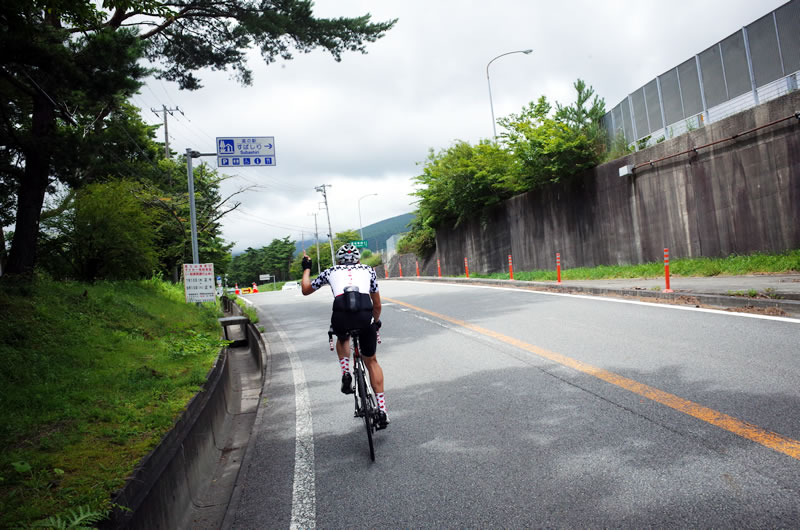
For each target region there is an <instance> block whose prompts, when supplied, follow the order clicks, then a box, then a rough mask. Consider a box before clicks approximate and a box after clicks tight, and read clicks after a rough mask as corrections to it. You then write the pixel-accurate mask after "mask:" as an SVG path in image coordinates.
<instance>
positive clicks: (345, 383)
mask: <svg viewBox="0 0 800 530" xmlns="http://www.w3.org/2000/svg"><path fill="white" fill-rule="evenodd" d="M352 393H353V376H352V375H350V372H348V373H346V374H342V394H352Z"/></svg>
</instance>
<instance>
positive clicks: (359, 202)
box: [358, 193, 377, 241]
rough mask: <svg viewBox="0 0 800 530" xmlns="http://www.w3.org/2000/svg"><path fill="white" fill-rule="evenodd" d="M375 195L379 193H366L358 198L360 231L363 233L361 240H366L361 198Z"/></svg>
mask: <svg viewBox="0 0 800 530" xmlns="http://www.w3.org/2000/svg"><path fill="white" fill-rule="evenodd" d="M373 195H377V193H369V194H367V195H364V196H363V197H359V198H358V231H359V232H360V233H361V240H362V241H363V240H364V228H363V226H362V224H361V199H363V198H364V197H372V196H373Z"/></svg>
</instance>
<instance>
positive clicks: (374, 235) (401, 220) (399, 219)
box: [295, 213, 414, 252]
mask: <svg viewBox="0 0 800 530" xmlns="http://www.w3.org/2000/svg"><path fill="white" fill-rule="evenodd" d="M413 219H414V214H413V213H404V214H402V215H398V216H396V217H390V218H389V219H384V220H383V221H378V222H377V223H373V224H371V225H368V226H365V227H364V239H366V240H367V241H368V242H369V243H368V245H369V249H370V250H371V251H373V252H376V251H379V250H386V240H387V239H389V238H390V237H392V236H393V235H395V234H402V233H404V232H408V231H409V228H408V224H409V223H410V222H411V221H412V220H413ZM356 230H357V229H356ZM325 241H327V239H325ZM320 242H322V240H321V239H320ZM304 243H305V246H306V247H310V246H311V245H313V244H314V239H308V240H306V241H305V242H304ZM295 248H296V249H297V252H300V251H301V250H302V248H303V244H302V243H301V242H300V241H298V242H297V243H296V244H295Z"/></svg>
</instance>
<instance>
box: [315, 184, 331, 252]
mask: <svg viewBox="0 0 800 530" xmlns="http://www.w3.org/2000/svg"><path fill="white" fill-rule="evenodd" d="M330 187H332V186H331V185H330V184H322V185H320V186H317V187H315V188H314V189H315V190H317V191H319V192H321V193H322V198H323V199H325V213H326V214H328V241H329V242H330V244H331V265H336V258H335V257H334V255H333V230H332V229H331V210H330V208H328V194H327V193H326V191H325V188H330Z"/></svg>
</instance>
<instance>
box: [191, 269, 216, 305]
mask: <svg viewBox="0 0 800 530" xmlns="http://www.w3.org/2000/svg"><path fill="white" fill-rule="evenodd" d="M183 290H184V292H185V293H186V301H187V302H190V303H192V302H213V301H214V300H215V299H216V298H215V297H216V294H217V291H216V289H215V288H214V264H213V263H184V264H183Z"/></svg>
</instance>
